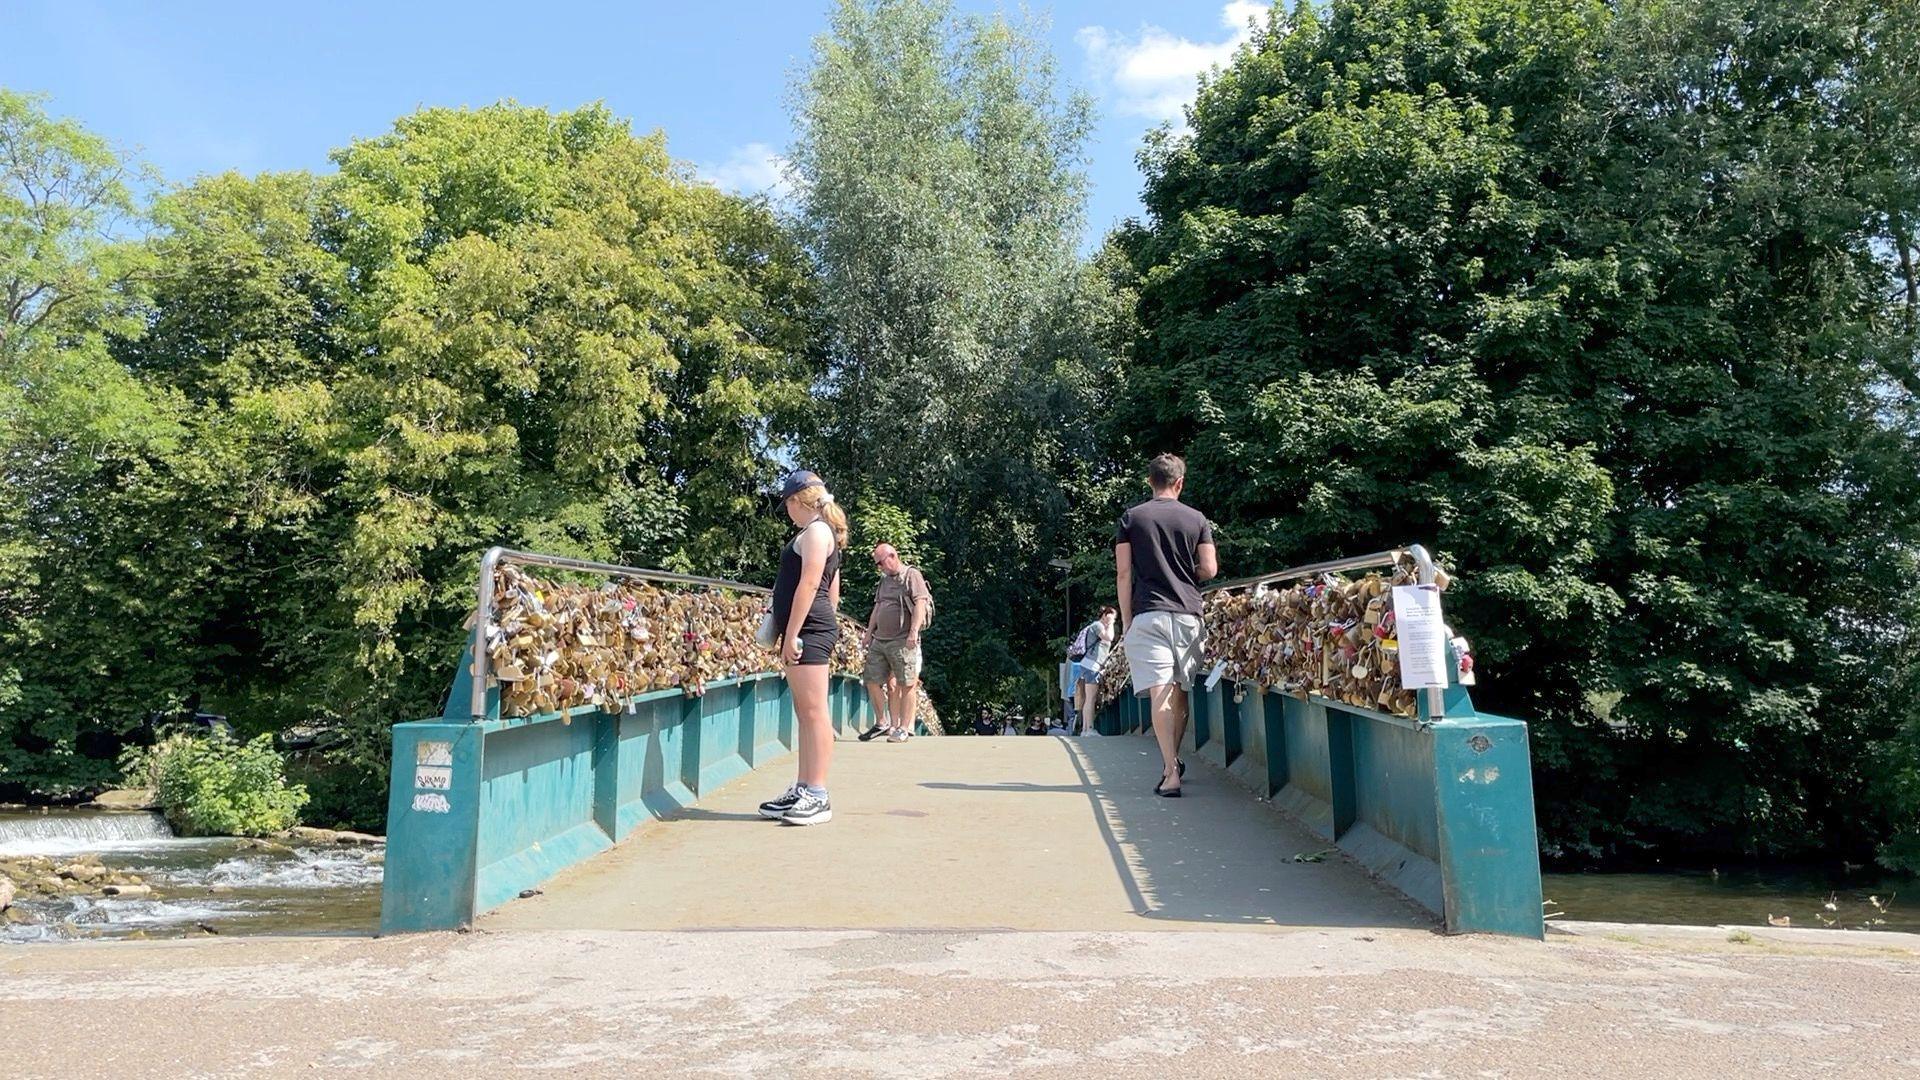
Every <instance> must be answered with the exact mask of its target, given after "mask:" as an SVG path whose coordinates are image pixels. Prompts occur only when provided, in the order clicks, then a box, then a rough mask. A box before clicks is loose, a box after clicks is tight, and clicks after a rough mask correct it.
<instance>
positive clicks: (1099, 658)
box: [1067, 607, 1119, 735]
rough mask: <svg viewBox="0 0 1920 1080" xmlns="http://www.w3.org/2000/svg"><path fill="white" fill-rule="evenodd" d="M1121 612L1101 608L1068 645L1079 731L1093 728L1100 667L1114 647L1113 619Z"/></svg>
mask: <svg viewBox="0 0 1920 1080" xmlns="http://www.w3.org/2000/svg"><path fill="white" fill-rule="evenodd" d="M1118 618H1119V613H1118V612H1116V611H1114V610H1113V608H1111V607H1103V608H1101V609H1100V617H1099V618H1097V619H1095V620H1093V621H1092V622H1090V623H1088V624H1087V625H1085V626H1083V627H1081V628H1080V632H1079V633H1078V634H1075V635H1074V636H1073V643H1072V644H1070V645H1069V646H1067V661H1068V662H1069V663H1071V664H1072V665H1073V667H1072V668H1071V669H1070V670H1071V671H1072V673H1073V678H1072V680H1071V685H1072V687H1073V690H1072V695H1073V701H1074V711H1075V712H1076V713H1078V714H1079V716H1080V734H1082V735H1086V734H1088V733H1090V732H1091V731H1092V730H1093V707H1094V704H1095V702H1096V701H1097V700H1098V698H1099V696H1100V668H1101V666H1102V665H1104V664H1105V663H1106V662H1107V653H1108V652H1109V651H1110V650H1111V649H1112V648H1113V638H1114V623H1115V621H1117V619H1118Z"/></svg>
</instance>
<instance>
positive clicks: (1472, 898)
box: [1432, 714, 1546, 938]
mask: <svg viewBox="0 0 1920 1080" xmlns="http://www.w3.org/2000/svg"><path fill="white" fill-rule="evenodd" d="M1432 736H1433V758H1434V761H1433V767H1434V785H1435V789H1436V803H1437V814H1438V819H1439V861H1440V865H1441V870H1442V874H1443V880H1444V884H1445V891H1446V919H1447V929H1448V930H1449V931H1450V932H1454V933H1465V932H1474V931H1480V932H1487V933H1495V934H1513V935H1518V936H1521V937H1532V938H1541V937H1544V936H1545V935H1546V928H1545V924H1544V922H1543V920H1542V916H1541V889H1540V847H1539V836H1538V834H1537V833H1536V832H1535V827H1534V814H1533V770H1532V765H1531V757H1530V755H1529V751H1528V746H1527V726H1526V725H1525V724H1523V723H1521V722H1520V721H1518V720H1514V719H1512V718H1510V717H1505V716H1493V715H1489V714H1482V715H1479V716H1476V717H1473V718H1470V719H1460V720H1442V721H1440V722H1439V723H1437V724H1435V725H1433V731H1432Z"/></svg>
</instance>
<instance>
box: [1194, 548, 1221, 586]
mask: <svg viewBox="0 0 1920 1080" xmlns="http://www.w3.org/2000/svg"><path fill="white" fill-rule="evenodd" d="M1219 573H1220V553H1219V552H1218V551H1215V550H1214V547H1213V545H1212V544H1201V545H1200V546H1199V547H1197V548H1194V549H1193V576H1194V577H1196V578H1198V579H1199V580H1201V581H1211V580H1213V578H1214V577H1215V576H1216V575H1218V574H1219Z"/></svg>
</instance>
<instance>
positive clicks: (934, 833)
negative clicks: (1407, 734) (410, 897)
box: [480, 736, 1433, 930]
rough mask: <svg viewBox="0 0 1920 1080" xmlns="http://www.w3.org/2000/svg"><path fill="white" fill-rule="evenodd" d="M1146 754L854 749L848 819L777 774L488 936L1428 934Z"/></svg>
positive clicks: (1418, 916)
mask: <svg viewBox="0 0 1920 1080" xmlns="http://www.w3.org/2000/svg"><path fill="white" fill-rule="evenodd" d="M1158 762H1159V755H1158V752H1157V751H1156V750H1155V749H1154V746H1153V743H1152V742H1151V741H1150V740H1149V739H1146V738H1141V737H1119V738H1089V739H1061V738H1046V739H1040V738H1029V737H1020V736H1011V737H1003V738H977V737H968V738H938V739H915V740H913V741H912V742H909V743H906V744H902V745H893V744H887V743H881V742H875V743H858V742H851V741H842V742H841V743H840V744H839V745H838V746H837V748H836V757H835V762H834V780H833V804H834V820H833V821H832V822H830V823H828V824H825V825H820V826H815V827H812V828H804V829H803V828H794V827H791V826H785V825H780V824H776V823H773V822H768V821H764V820H762V819H761V818H760V817H759V815H758V814H757V813H756V812H755V809H754V807H755V805H756V804H757V803H758V802H759V801H760V800H761V799H764V798H767V797H769V796H771V795H774V794H776V793H777V792H778V790H779V789H780V788H782V787H784V786H785V785H786V783H788V782H789V781H790V779H791V774H790V773H789V772H788V771H787V770H788V769H789V768H791V766H790V765H789V764H787V763H786V762H781V763H776V764H774V765H770V766H768V767H767V768H765V769H762V770H760V771H759V772H757V773H755V774H753V775H750V776H747V777H745V778H743V779H741V780H738V781H735V782H734V783H732V784H729V785H727V786H726V787H723V788H721V789H720V790H718V791H716V792H714V793H713V794H712V795H710V796H708V797H707V798H706V799H705V800H704V801H703V802H702V804H701V805H700V806H698V807H694V808H691V809H688V810H684V811H681V812H680V813H678V814H675V815H674V816H673V817H671V818H669V819H668V820H666V821H663V822H659V823H657V824H655V825H652V826H649V827H646V828H643V829H641V830H640V831H638V832H637V833H635V834H634V835H633V836H632V837H631V838H629V839H628V840H627V841H625V842H624V843H622V844H621V845H620V846H619V847H618V848H616V849H614V850H613V851H609V852H607V853H605V854H603V855H600V856H599V857H597V858H595V859H593V860H590V861H589V862H586V863H583V864H581V865H579V866H576V867H574V868H572V869H571V870H568V871H565V872H563V873H562V874H560V875H559V876H558V877H556V878H554V879H553V880H552V881H550V882H548V883H547V885H546V886H545V892H544V895H541V896H537V897H533V898H530V899H525V900H518V901H515V902H513V903H510V904H508V905H506V906H505V907H503V908H501V909H499V910H497V911H495V912H493V913H492V914H490V915H487V916H485V917H484V918H483V919H482V920H481V923H480V925H481V926H482V927H484V928H486V929H494V930H504V929H546V930H554V929H652V930H662V929H674V930H684V929H741V928H758V929H766V928H805V929H933V928H1008V929H1019V930H1151V929H1178V930H1196V929H1207V928H1219V929H1245V928H1274V929H1285V928H1295V927H1329V926H1339V927H1369V926H1371V927H1426V926H1431V925H1433V920H1432V919H1431V917H1430V916H1429V915H1428V914H1427V913H1426V912H1424V911H1423V910H1421V909H1419V908H1417V907H1416V906H1414V905H1413V904H1411V903H1409V902H1407V901H1406V900H1404V899H1402V898H1401V897H1399V896H1398V895H1397V894H1394V893H1392V892H1390V891H1388V890H1387V889H1386V888H1384V887H1382V886H1380V885H1378V884H1376V883H1375V882H1373V881H1372V880H1370V879H1369V878H1367V876H1366V875H1365V874H1364V873H1362V872H1361V871H1360V870H1358V869H1356V868H1355V867H1353V866H1352V865H1351V864H1349V863H1346V862H1344V861H1342V858H1341V856H1339V855H1338V854H1336V853H1329V854H1328V855H1327V856H1326V861H1324V862H1295V861H1293V857H1294V856H1295V855H1296V854H1302V853H1312V852H1318V851H1323V850H1325V849H1327V848H1328V845H1327V844H1325V843H1324V842H1322V841H1320V840H1318V839H1316V838H1315V837H1313V836H1312V835H1310V834H1309V833H1307V832H1305V831H1303V830H1301V829H1299V828H1297V827H1295V826H1294V825H1293V824H1292V823H1290V822H1288V821H1287V820H1285V819H1284V818H1282V817H1281V816H1280V814H1279V813H1278V812H1276V811H1275V810H1274V809H1273V808H1272V807H1271V806H1269V805H1267V804H1265V803H1262V802H1259V801H1258V800H1256V799H1254V798H1253V797H1252V796H1251V795H1249V794H1248V793H1247V792H1246V791H1245V790H1244V789H1242V788H1240V787H1238V786H1236V785H1235V784H1234V783H1233V782H1232V781H1231V780H1229V779H1228V778H1227V777H1226V776H1225V775H1224V774H1221V773H1219V772H1217V771H1215V770H1212V769H1210V768H1209V767H1208V766H1207V765H1205V764H1203V763H1200V762H1190V763H1189V766H1188V777H1187V787H1186V797H1184V798H1181V799H1161V798H1158V797H1156V796H1155V795H1154V794H1153V791H1152V788H1153V784H1154V781H1155V780H1157V779H1158V778H1159V764H1158Z"/></svg>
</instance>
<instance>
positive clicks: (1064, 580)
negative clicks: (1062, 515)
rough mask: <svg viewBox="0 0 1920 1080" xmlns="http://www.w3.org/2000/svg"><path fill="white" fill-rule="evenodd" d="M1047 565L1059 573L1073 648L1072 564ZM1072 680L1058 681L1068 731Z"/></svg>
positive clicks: (1051, 562)
mask: <svg viewBox="0 0 1920 1080" xmlns="http://www.w3.org/2000/svg"><path fill="white" fill-rule="evenodd" d="M1047 565H1048V566H1051V567H1053V568H1054V569H1055V570H1058V571H1060V589H1061V591H1062V592H1064V593H1066V594H1067V648H1069V649H1071V648H1073V563H1072V562H1070V561H1068V560H1066V559H1048V560H1047ZM1062 670H1063V672H1064V670H1065V669H1064V668H1063V669H1062ZM1071 682H1072V680H1071V679H1070V678H1068V677H1066V676H1065V675H1064V674H1063V676H1062V678H1061V680H1060V706H1061V715H1062V716H1064V717H1066V718H1067V719H1066V720H1065V723H1066V725H1067V727H1068V729H1069V730H1071V729H1072V727H1073V695H1072V694H1071V693H1069V692H1068V690H1067V687H1068V686H1069V685H1070V684H1071Z"/></svg>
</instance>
